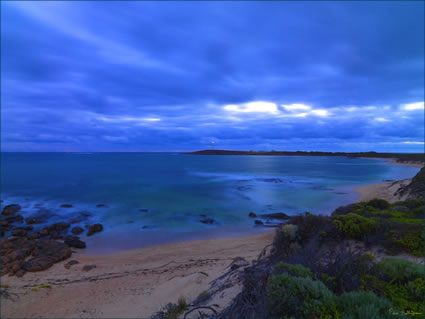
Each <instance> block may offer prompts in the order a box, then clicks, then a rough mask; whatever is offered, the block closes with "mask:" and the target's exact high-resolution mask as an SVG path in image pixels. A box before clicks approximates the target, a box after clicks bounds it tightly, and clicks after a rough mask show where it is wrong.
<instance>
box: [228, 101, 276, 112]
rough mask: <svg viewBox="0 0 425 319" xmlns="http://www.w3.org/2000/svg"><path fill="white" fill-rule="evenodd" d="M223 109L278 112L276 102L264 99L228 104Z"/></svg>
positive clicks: (230, 110)
mask: <svg viewBox="0 0 425 319" xmlns="http://www.w3.org/2000/svg"><path fill="white" fill-rule="evenodd" d="M223 109H224V110H226V111H229V112H238V113H269V114H277V113H279V110H278V108H277V105H276V103H272V102H264V101H254V102H249V103H243V104H228V105H225V106H224V107H223Z"/></svg>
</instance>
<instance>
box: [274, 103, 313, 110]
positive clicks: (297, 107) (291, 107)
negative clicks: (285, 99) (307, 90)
mask: <svg viewBox="0 0 425 319" xmlns="http://www.w3.org/2000/svg"><path fill="white" fill-rule="evenodd" d="M281 106H282V107H283V108H284V109H285V110H287V111H289V112H294V111H309V110H311V106H309V105H305V104H289V105H285V104H281Z"/></svg>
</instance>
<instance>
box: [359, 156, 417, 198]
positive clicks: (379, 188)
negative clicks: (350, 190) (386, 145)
mask: <svg viewBox="0 0 425 319" xmlns="http://www.w3.org/2000/svg"><path fill="white" fill-rule="evenodd" d="M387 163H388V164H391V165H406V166H413V167H419V168H422V167H424V164H423V163H418V162H397V161H396V160H395V159H392V160H391V161H388V162H387ZM411 181H412V179H411V178H406V179H402V180H399V181H394V182H386V183H380V184H371V185H364V186H359V187H357V188H356V192H357V193H358V194H359V195H360V196H359V198H358V199H357V202H367V201H370V200H372V199H374V198H382V199H385V200H386V201H388V202H390V203H395V202H397V201H399V200H405V199H406V198H407V196H408V195H407V194H406V195H405V196H397V195H395V193H396V192H397V190H398V189H399V188H400V187H402V186H405V185H408V184H410V182H411Z"/></svg>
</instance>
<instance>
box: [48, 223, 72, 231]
mask: <svg viewBox="0 0 425 319" xmlns="http://www.w3.org/2000/svg"><path fill="white" fill-rule="evenodd" d="M69 226H71V224H69V223H56V224H53V225H50V226H49V231H57V232H63V231H66V230H67V229H68V228H69Z"/></svg>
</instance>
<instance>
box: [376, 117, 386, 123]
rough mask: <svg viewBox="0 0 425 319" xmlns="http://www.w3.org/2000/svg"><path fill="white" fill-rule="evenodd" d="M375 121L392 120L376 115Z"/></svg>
mask: <svg viewBox="0 0 425 319" xmlns="http://www.w3.org/2000/svg"><path fill="white" fill-rule="evenodd" d="M375 121H377V122H389V121H390V120H388V119H386V118H385V117H375Z"/></svg>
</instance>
